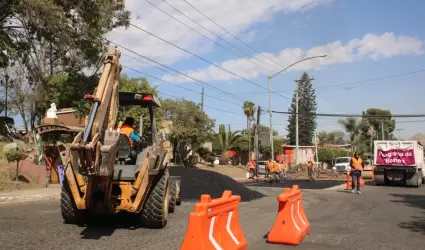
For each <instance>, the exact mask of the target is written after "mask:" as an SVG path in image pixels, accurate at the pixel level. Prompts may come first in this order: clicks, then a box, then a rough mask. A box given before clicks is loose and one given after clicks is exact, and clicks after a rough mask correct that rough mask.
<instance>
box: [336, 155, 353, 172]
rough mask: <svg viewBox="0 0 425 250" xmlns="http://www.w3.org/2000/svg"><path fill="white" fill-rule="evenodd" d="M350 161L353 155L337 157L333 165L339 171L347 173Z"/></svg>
mask: <svg viewBox="0 0 425 250" xmlns="http://www.w3.org/2000/svg"><path fill="white" fill-rule="evenodd" d="M350 161H351V157H337V158H335V159H333V160H332V162H333V164H332V165H333V167H335V168H336V170H337V171H338V172H342V173H347V172H348V170H349V169H350Z"/></svg>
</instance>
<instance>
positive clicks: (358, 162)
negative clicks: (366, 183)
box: [350, 151, 365, 194]
mask: <svg viewBox="0 0 425 250" xmlns="http://www.w3.org/2000/svg"><path fill="white" fill-rule="evenodd" d="M364 166H365V164H364V161H363V160H362V158H361V157H360V153H359V152H358V151H356V152H355V153H354V156H353V157H352V158H351V161H350V167H351V170H350V175H351V192H352V193H353V194H355V193H357V194H361V192H360V177H361V176H362V171H363V168H364ZM356 183H357V185H356Z"/></svg>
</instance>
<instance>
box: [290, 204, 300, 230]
mask: <svg viewBox="0 0 425 250" xmlns="http://www.w3.org/2000/svg"><path fill="white" fill-rule="evenodd" d="M291 218H292V222H293V223H294V225H295V227H296V228H297V230H298V231H301V229H300V227H299V226H298V225H297V223H296V222H295V218H294V204H291Z"/></svg>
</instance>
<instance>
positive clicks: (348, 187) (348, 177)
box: [345, 172, 373, 190]
mask: <svg viewBox="0 0 425 250" xmlns="http://www.w3.org/2000/svg"><path fill="white" fill-rule="evenodd" d="M372 173H373V172H372ZM354 181H355V184H356V187H357V180H356V179H355V180H354ZM346 183H347V185H346V187H345V189H346V190H351V176H350V174H349V173H348V174H346ZM364 186H366V183H365V182H364V180H363V178H362V177H361V176H360V187H364Z"/></svg>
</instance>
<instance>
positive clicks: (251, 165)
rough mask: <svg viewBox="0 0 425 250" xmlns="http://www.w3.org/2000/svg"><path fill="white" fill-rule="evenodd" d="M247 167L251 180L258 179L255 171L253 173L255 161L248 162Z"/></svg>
mask: <svg viewBox="0 0 425 250" xmlns="http://www.w3.org/2000/svg"><path fill="white" fill-rule="evenodd" d="M248 166H249V171H250V172H251V177H252V179H254V178H255V177H257V178H258V175H257V171H255V160H250V161H249V162H248Z"/></svg>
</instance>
